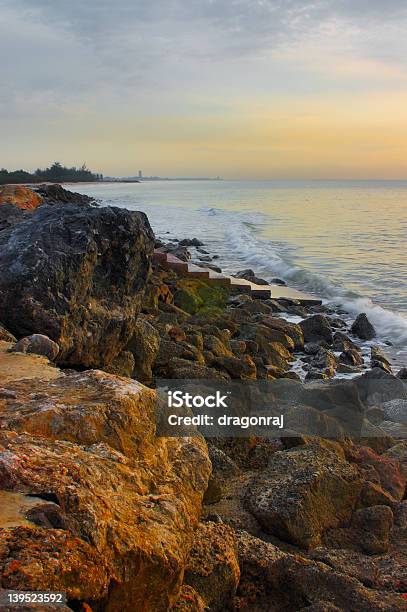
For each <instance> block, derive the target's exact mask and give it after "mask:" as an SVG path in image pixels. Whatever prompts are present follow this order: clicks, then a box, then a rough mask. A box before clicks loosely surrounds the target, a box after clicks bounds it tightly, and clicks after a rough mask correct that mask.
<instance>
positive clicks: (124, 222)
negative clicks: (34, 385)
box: [0, 204, 154, 367]
mask: <svg viewBox="0 0 407 612" xmlns="http://www.w3.org/2000/svg"><path fill="white" fill-rule="evenodd" d="M153 245H154V238H153V233H152V230H151V228H150V225H149V223H148V220H147V217H146V216H145V215H144V214H143V213H139V212H130V211H127V210H124V209H118V208H94V207H91V206H89V205H80V206H76V205H74V204H61V205H60V206H52V207H51V206H41V207H39V208H38V209H37V210H35V211H34V212H33V213H31V214H30V215H29V217H28V218H27V219H25V220H23V221H21V222H19V223H18V224H16V225H14V226H13V227H10V228H8V229H5V230H3V231H1V232H0V320H2V322H3V323H4V324H5V326H6V327H7V329H8V330H9V331H10V332H11V333H13V334H14V335H16V336H17V337H21V336H27V335H31V334H33V333H40V334H44V335H46V336H48V337H49V338H51V340H53V341H55V342H57V343H58V345H59V347H60V352H59V355H58V362H59V363H61V364H66V365H68V364H69V365H80V366H85V367H104V366H105V365H107V364H109V363H110V362H112V361H113V359H114V358H115V357H116V356H117V355H118V354H119V353H120V352H121V350H122V349H124V348H125V346H126V344H127V342H128V341H129V340H130V338H131V336H132V334H133V331H134V325H135V321H136V318H137V315H138V312H139V310H140V307H141V302H142V296H143V290H144V286H145V283H146V280H147V278H148V275H149V270H150V258H151V255H152V251H153Z"/></svg>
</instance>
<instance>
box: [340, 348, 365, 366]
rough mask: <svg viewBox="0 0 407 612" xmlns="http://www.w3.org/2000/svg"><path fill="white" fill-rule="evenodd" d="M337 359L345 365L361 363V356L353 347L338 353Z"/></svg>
mask: <svg viewBox="0 0 407 612" xmlns="http://www.w3.org/2000/svg"><path fill="white" fill-rule="evenodd" d="M339 361H340V362H341V363H344V364H345V365H350V366H360V365H363V357H362V355H361V354H360V353H359V351H357V350H356V349H354V348H349V349H347V350H345V351H343V352H342V353H341V354H340V355H339Z"/></svg>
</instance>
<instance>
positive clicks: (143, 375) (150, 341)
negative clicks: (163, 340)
mask: <svg viewBox="0 0 407 612" xmlns="http://www.w3.org/2000/svg"><path fill="white" fill-rule="evenodd" d="M159 348H160V335H159V333H158V331H157V330H156V329H155V328H154V327H153V326H152V325H151V324H150V323H149V322H148V321H147V320H145V319H143V318H141V317H140V318H138V319H137V321H136V323H135V325H134V329H133V335H132V337H131V339H130V341H129V342H128V344H127V346H126V351H130V353H132V355H133V357H134V371H133V376H134V378H136V379H137V380H140V381H141V382H145V383H148V382H151V380H152V377H153V374H152V366H153V364H154V362H155V360H156V357H157V355H158V351H159Z"/></svg>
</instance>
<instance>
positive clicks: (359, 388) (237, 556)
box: [0, 186, 407, 612]
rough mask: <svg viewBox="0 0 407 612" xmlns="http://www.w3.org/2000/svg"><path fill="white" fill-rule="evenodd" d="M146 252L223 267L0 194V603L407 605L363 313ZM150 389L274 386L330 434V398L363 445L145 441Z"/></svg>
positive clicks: (380, 397) (396, 406) (387, 450)
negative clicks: (60, 596)
mask: <svg viewBox="0 0 407 612" xmlns="http://www.w3.org/2000/svg"><path fill="white" fill-rule="evenodd" d="M4 191H5V192H4ZM157 248H158V249H160V250H161V251H167V252H171V253H173V254H175V255H176V256H177V257H179V258H181V259H184V260H191V259H192V258H193V257H195V258H198V257H200V258H201V259H199V260H197V261H199V262H200V263H201V265H202V264H203V263H204V265H206V266H208V267H212V269H219V267H218V263H219V262H218V261H217V260H216V258H211V257H210V255H209V254H208V253H207V252H205V250H206V249H205V245H203V244H201V243H199V241H197V240H196V239H193V238H190V237H189V238H183V239H181V240H179V241H173V242H171V243H166V242H165V241H163V240H162V239H161V240H159V239H157V238H156V237H154V234H153V232H152V230H151V228H150V225H149V222H148V219H147V217H146V216H145V215H144V214H143V213H138V212H130V211H127V210H125V209H118V208H110V207H99V206H97V204H96V203H94V202H93V201H91V200H90V199H89V198H87V197H86V196H79V195H78V194H71V193H70V192H67V191H65V190H64V189H62V188H61V187H60V186H39V187H38V188H36V189H35V190H32V189H29V188H26V187H24V188H23V187H19V188H15V189H7V190H3V192H2V193H0V321H1V324H0V570H1V583H0V589H22V590H62V591H65V592H66V593H67V605H66V608H65V609H66V610H83V611H87V612H89V611H90V610H94V611H104V610H107V611H119V610H120V611H122V610H128V611H138V610H140V611H152V612H155V611H157V612H160V611H161V610H162V611H166V610H176V611H184V610H185V611H186V610H188V611H191V612H194V611H195V612H198V611H203V610H210V611H232V612H233V611H238V610H239V611H250V612H252V611H254V612H256V611H260V610H261V611H268V610H270V611H271V612H274V611H276V612H277V610H278V611H281V610H283V611H287V612H289V611H296V610H299V609H304V610H310V611H311V610H312V611H315V612H316V611H321V612H322V611H327V612H328V611H337V610H344V611H347V610H358V611H363V610H366V611H367V610H369V611H371V610H386V611H387V610H388V611H390V610H403V609H406V591H407V569H406V568H407V546H406V541H407V538H406V536H407V500H406V479H407V369H406V368H401V369H400V370H399V371H397V372H394V371H393V369H392V366H391V363H390V360H389V359H388V357H387V356H386V354H385V353H384V352H383V347H382V346H381V345H377V343H376V342H375V338H376V330H374V328H373V326H372V325H371V323H370V322H369V320H368V319H367V317H366V315H364V314H363V313H361V314H360V315H359V316H358V317H357V319H356V320H355V321H354V322H353V323H352V325H351V326H349V325H348V323H347V321H345V320H344V319H343V318H342V316H341V313H338V312H335V311H333V310H330V309H329V308H326V307H324V306H315V305H314V306H304V305H301V304H299V303H296V302H295V300H273V299H253V298H252V297H250V296H249V295H245V294H236V293H235V292H234V291H233V290H231V289H228V288H226V287H221V286H215V285H213V284H211V283H210V282H209V281H205V280H201V279H196V278H195V279H194V278H188V277H187V276H185V275H182V274H179V273H176V272H175V271H173V270H168V269H166V268H165V267H163V266H161V265H160V264H159V263H157V262H156V263H153V259H152V255H153V251H154V249H157ZM191 253H192V255H191ZM237 275H240V276H241V277H243V278H246V279H249V280H250V279H253V282H256V283H259V284H261V283H262V282H263V280H264V279H259V278H258V277H257V276H256V274H255V271H251V270H244V271H240V272H237ZM264 282H266V281H264ZM274 282H275V283H276V284H277V283H281V282H282V281H281V280H279V279H274ZM366 342H368V343H369V344H368V345H366ZM366 346H368V347H369V354H367V352H366ZM338 377H339V380H338ZM343 377H345V379H343ZM158 379H177V380H185V379H192V380H197V379H200V380H215V381H222V382H223V383H227V382H229V381H243V383H245V382H247V383H249V382H252V381H262V380H264V381H275V380H276V381H284V380H286V381H287V384H288V385H290V389H293V388H295V389H297V390H298V389H301V390H302V389H308V391H307V393H312V394H314V395H315V397H317V398H318V401H319V402H320V403H322V411H321V412H320V413H319V414H318V419H319V421H322V422H323V424H324V425H325V424H326V428H327V431H329V428H330V427H332V423H331V419H332V414H333V412H332V410H331V411H330V405H331V404H333V401H334V396H335V393H337V391H338V389H339V388H340V389H341V402H343V408H344V409H346V410H349V411H354V412H357V413H358V414H359V413H360V414H361V415H362V416H361V417H360V418H361V419H362V421H363V425H364V427H363V430H364V431H365V435H361V436H360V437H359V438H358V439H352V438H351V437H350V436H349V435H347V434H346V432H345V431H342V430H341V431H339V432H338V433H337V434H336V435H335V436H329V435H327V436H326V437H320V436H309V435H305V434H304V433H302V432H301V431H298V432H294V433H295V434H296V435H291V436H288V437H286V436H283V437H281V438H274V439H268V438H255V437H247V438H241V439H238V438H223V439H210V440H209V439H208V440H205V439H204V438H203V437H202V436H193V437H187V438H182V437H179V438H175V437H174V438H161V437H158V436H157V435H156V413H155V409H156V407H155V404H156V401H157V400H156V392H155V386H156V381H157V380H158ZM327 381H328V382H329V381H332V382H331V385H328V391H326V387H324V385H326V384H327ZM324 389H325V390H324ZM341 406H342V404H341ZM306 409H307V411H308V413H309V414H311V413H312V414H313V409H312V408H311V407H307V408H306ZM366 432H367V433H366ZM5 609H7V608H5ZM10 609H11V608H10ZM20 609H24V610H35V609H41V608H38V607H35V606H34V605H33V606H31V607H30V606H26V607H24V608H20ZM47 609H52V608H51V607H48V608H47ZM59 609H60V608H59Z"/></svg>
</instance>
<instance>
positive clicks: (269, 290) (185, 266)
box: [153, 250, 322, 306]
mask: <svg viewBox="0 0 407 612" xmlns="http://www.w3.org/2000/svg"><path fill="white" fill-rule="evenodd" d="M153 261H155V262H157V263H159V264H160V265H162V266H163V267H164V268H168V269H173V270H176V271H177V272H179V273H181V274H183V275H185V276H189V277H190V278H198V279H199V278H200V279H202V280H209V281H211V283H214V284H219V285H223V286H225V287H232V288H233V289H237V290H238V291H241V292H242V293H247V294H249V295H252V296H253V297H255V298H256V297H257V298H262V299H267V298H270V297H271V298H273V299H274V300H296V301H298V302H299V303H300V304H303V305H305V306H310V305H316V304H322V300H320V299H319V298H316V297H314V296H313V295H310V294H309V293H305V292H303V291H298V290H297V289H291V288H290V287H283V286H281V285H257V284H256V283H252V282H251V281H248V280H246V279H244V278H235V277H234V276H227V275H225V274H221V273H220V272H215V271H214V270H211V269H210V268H205V267H204V266H197V265H196V264H193V263H189V262H185V261H181V260H180V259H178V257H175V255H172V254H171V253H163V252H161V251H159V250H156V251H154V255H153Z"/></svg>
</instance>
